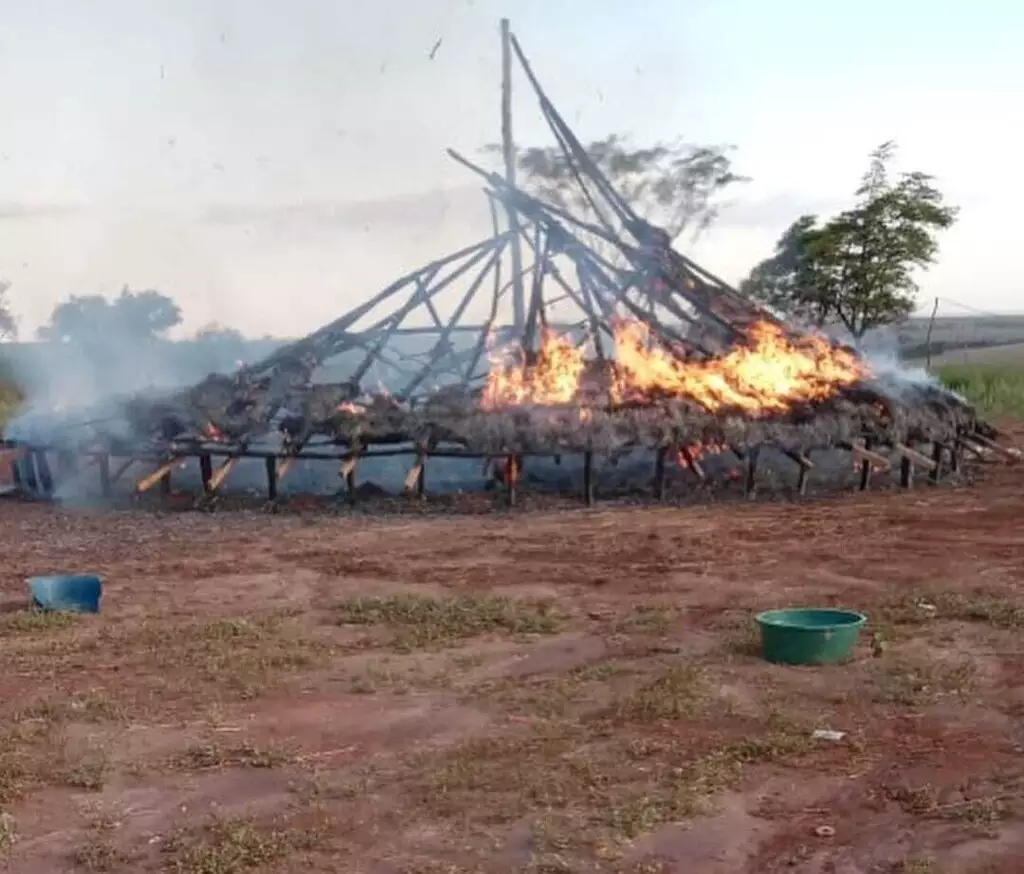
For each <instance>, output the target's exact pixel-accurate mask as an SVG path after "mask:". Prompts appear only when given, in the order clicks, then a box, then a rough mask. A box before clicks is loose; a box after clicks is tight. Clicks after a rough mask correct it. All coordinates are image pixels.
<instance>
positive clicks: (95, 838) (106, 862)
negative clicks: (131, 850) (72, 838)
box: [71, 816, 128, 874]
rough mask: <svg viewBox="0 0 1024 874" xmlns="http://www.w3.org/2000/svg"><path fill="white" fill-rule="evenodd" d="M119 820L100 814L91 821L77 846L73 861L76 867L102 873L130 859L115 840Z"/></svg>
mask: <svg viewBox="0 0 1024 874" xmlns="http://www.w3.org/2000/svg"><path fill="white" fill-rule="evenodd" d="M116 829H117V822H116V821H115V820H114V819H113V818H111V817H109V816H99V817H96V818H95V819H93V820H92V821H91V822H90V823H89V827H88V828H87V829H86V833H85V836H84V838H83V840H82V841H81V843H79V845H78V846H77V847H76V848H75V851H74V853H73V854H72V857H71V861H72V862H73V863H74V865H75V867H76V869H78V870H81V871H88V872H95V874H102V872H106V871H114V870H116V869H117V868H118V867H120V866H121V865H122V864H124V863H125V862H127V861H128V859H127V857H126V855H125V854H124V853H123V852H122V851H121V850H120V849H119V848H118V846H117V844H116V842H115V841H114V832H115V830H116Z"/></svg>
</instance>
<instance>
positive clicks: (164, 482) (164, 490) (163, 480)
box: [160, 467, 174, 498]
mask: <svg viewBox="0 0 1024 874" xmlns="http://www.w3.org/2000/svg"><path fill="white" fill-rule="evenodd" d="M173 469H174V468H173V467H169V468H167V470H165V471H164V474H163V476H161V477H160V494H161V495H162V496H163V497H165V498H166V497H167V496H168V495H169V494H170V493H171V471H172V470H173Z"/></svg>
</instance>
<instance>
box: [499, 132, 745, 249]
mask: <svg viewBox="0 0 1024 874" xmlns="http://www.w3.org/2000/svg"><path fill="white" fill-rule="evenodd" d="M585 149H586V152H587V155H588V156H589V157H590V158H591V160H593V162H594V163H595V164H596V165H597V167H598V168H599V169H600V170H601V171H602V172H603V173H604V174H605V176H607V177H608V179H609V181H610V182H611V183H612V185H613V186H614V187H615V189H616V190H617V191H618V192H619V194H621V195H622V197H623V198H624V199H625V200H626V201H627V202H628V203H629V204H630V206H631V207H632V208H633V209H634V210H636V212H637V213H638V214H639V215H641V216H642V217H643V218H645V219H647V220H648V221H649V222H651V223H652V224H654V225H658V226H660V227H662V228H664V229H665V230H666V231H668V233H669V236H670V237H671V239H673V240H674V239H675V238H676V237H678V236H679V235H680V234H681V233H682V232H683V231H684V230H687V229H688V228H690V229H692V230H694V231H695V232H699V231H701V230H703V229H705V228H707V227H708V225H710V224H711V223H712V222H713V221H714V220H715V218H716V217H717V215H718V208H719V204H718V200H717V199H718V196H719V195H720V194H721V193H722V192H723V191H724V190H725V189H726V188H728V187H729V186H731V185H733V184H735V183H737V182H743V181H746V180H745V178H744V177H742V176H738V175H737V174H735V173H734V172H733V171H732V162H731V161H730V159H729V156H728V154H727V153H728V151H729V148H728V147H723V146H691V145H686V144H684V143H682V142H678V141H677V142H673V143H656V144H654V145H653V146H647V147H645V148H637V147H634V146H633V145H631V144H630V142H629V140H628V139H627V138H626V137H623V136H620V135H619V134H612V135H610V136H607V137H605V138H604V139H603V140H595V141H594V142H592V143H590V144H589V145H588V146H586V147H585ZM485 151H487V152H489V153H492V154H495V153H496V154H501V146H497V145H490V146H487V147H486V149H485ZM516 165H517V169H518V171H519V174H520V179H521V182H522V184H523V185H524V187H525V188H526V189H528V190H530V191H532V192H533V193H534V194H536V195H538V196H539V197H541V198H543V199H544V200H547V201H549V202H551V203H553V204H555V205H556V206H559V207H562V208H563V209H566V210H568V211H570V212H572V213H573V214H574V215H577V216H579V217H580V218H584V219H586V220H587V221H589V222H596V220H597V219H598V216H597V214H596V212H595V209H594V205H593V203H591V201H590V200H589V199H588V198H587V196H586V194H585V193H584V192H583V191H582V190H581V189H580V186H579V184H578V182H577V180H576V177H575V174H574V169H573V165H571V164H570V163H569V161H568V160H567V159H566V157H565V155H564V154H563V152H562V150H561V148H559V147H558V146H550V147H547V148H541V147H537V146H534V147H530V148H526V149H521V150H520V151H519V152H518V154H517V155H516ZM587 242H588V243H589V244H592V245H593V244H594V241H593V240H589V239H588V240H587Z"/></svg>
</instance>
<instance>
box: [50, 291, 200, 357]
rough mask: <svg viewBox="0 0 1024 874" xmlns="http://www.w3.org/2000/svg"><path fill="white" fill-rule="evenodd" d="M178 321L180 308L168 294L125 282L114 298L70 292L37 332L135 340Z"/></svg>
mask: <svg viewBox="0 0 1024 874" xmlns="http://www.w3.org/2000/svg"><path fill="white" fill-rule="evenodd" d="M180 322H181V310H180V309H179V307H178V305H177V304H176V303H175V302H174V301H173V300H172V299H171V298H169V297H167V296H166V295H164V294H161V293H160V292H158V291H152V290H146V291H130V290H129V289H128V287H127V286H125V287H124V288H123V289H122V290H121V294H120V295H119V296H118V297H116V298H114V299H113V300H108V299H107V298H105V297H102V296H100V295H84V296H78V295H72V296H71V297H70V298H68V299H67V300H66V301H64V302H63V303H59V304H57V306H56V307H54V310H53V313H52V314H51V316H50V322H49V324H47V325H45V326H44V327H42V328H40V329H39V331H38V335H39V338H40V339H42V340H54V341H57V342H79V343H89V344H97V343H99V344H103V343H111V342H126V341H128V342H137V341H145V340H153V339H155V338H157V337H162V336H164V335H165V334H166V333H167V331H169V330H170V329H171V328H173V327H174V326H175V325H177V324H179V323H180Z"/></svg>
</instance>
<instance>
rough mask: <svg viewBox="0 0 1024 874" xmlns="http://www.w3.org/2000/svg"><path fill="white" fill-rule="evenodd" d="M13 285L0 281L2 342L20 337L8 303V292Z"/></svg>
mask: <svg viewBox="0 0 1024 874" xmlns="http://www.w3.org/2000/svg"><path fill="white" fill-rule="evenodd" d="M10 287H11V283H10V282H7V281H6V280H4V279H0V340H13V339H14V338H15V337H17V336H18V325H17V323H16V322H15V321H14V313H12V312H11V305H10V303H8V301H7V290H8V289H9V288H10Z"/></svg>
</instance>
